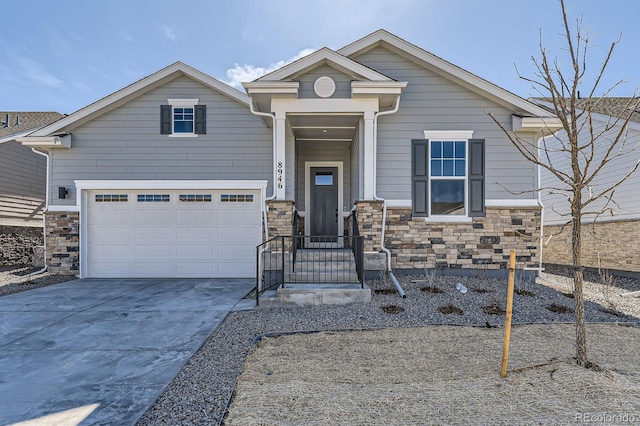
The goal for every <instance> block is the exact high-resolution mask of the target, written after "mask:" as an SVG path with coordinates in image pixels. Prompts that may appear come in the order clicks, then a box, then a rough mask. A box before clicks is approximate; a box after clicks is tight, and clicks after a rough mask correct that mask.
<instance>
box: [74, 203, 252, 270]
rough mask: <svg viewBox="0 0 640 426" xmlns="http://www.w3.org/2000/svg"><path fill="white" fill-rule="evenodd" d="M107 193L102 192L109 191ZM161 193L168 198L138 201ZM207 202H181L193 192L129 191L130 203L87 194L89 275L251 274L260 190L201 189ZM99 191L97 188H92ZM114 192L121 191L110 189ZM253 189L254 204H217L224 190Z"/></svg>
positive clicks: (86, 217) (86, 218)
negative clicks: (167, 195)
mask: <svg viewBox="0 0 640 426" xmlns="http://www.w3.org/2000/svg"><path fill="white" fill-rule="evenodd" d="M109 192H110V191H109V190H107V191H100V193H109ZM155 192H158V193H162V194H169V195H170V200H171V201H170V202H138V201H137V200H138V195H141V194H151V193H155ZM203 192H206V193H207V194H211V198H210V199H211V201H200V202H198V201H196V202H181V201H178V200H179V195H180V194H192V193H193V191H180V190H170V191H151V192H150V191H148V190H147V191H145V190H141V191H133V190H132V191H128V200H129V201H128V202H107V201H103V202H99V203H97V202H94V200H95V196H93V195H92V194H89V198H88V200H89V201H88V206H87V207H88V211H87V212H86V216H85V220H86V223H87V237H86V238H87V239H86V244H87V251H86V252H87V260H88V266H87V275H88V276H89V277H105V278H107V277H139V278H142V277H148V278H152V277H194V278H196V277H197V278H205V277H251V276H254V275H255V247H256V245H258V244H259V243H260V240H261V221H260V220H261V209H260V203H259V202H258V201H257V200H259V198H260V193H259V192H253V191H237V190H236V191H234V190H230V191H226V190H225V191H221V190H215V191H203ZM95 193H96V194H97V193H98V192H97V191H96V192H95ZM113 193H114V194H115V193H121V191H118V190H114V191H113ZM243 193H252V194H253V195H254V202H246V201H245V202H243V201H233V202H220V199H221V195H222V194H243Z"/></svg>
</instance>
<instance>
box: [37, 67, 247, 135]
mask: <svg viewBox="0 0 640 426" xmlns="http://www.w3.org/2000/svg"><path fill="white" fill-rule="evenodd" d="M183 75H185V76H187V77H190V78H192V79H194V80H196V81H198V82H200V83H202V84H204V85H205V86H208V87H210V88H212V89H213V90H216V91H218V92H220V93H222V94H223V95H226V96H228V97H230V98H231V99H234V100H236V101H238V102H240V103H241V104H243V105H245V106H247V107H248V106H249V97H248V96H247V95H246V94H244V93H242V92H240V91H239V90H236V89H234V88H233V87H231V86H229V85H227V84H225V83H223V82H221V81H220V80H217V79H215V78H213V77H211V76H210V75H208V74H205V73H203V72H202V71H198V70H197V69H195V68H193V67H190V66H189V65H187V64H185V63H183V62H179V61H178V62H175V63H173V64H171V65H169V66H168V67H165V68H163V69H161V70H160V71H157V72H155V73H153V74H151V75H149V76H147V77H144V78H143V79H141V80H138V81H136V82H135V83H133V84H130V85H129V86H127V87H125V88H123V89H120V90H118V91H117V92H114V93H112V94H110V95H108V96H106V97H104V98H102V99H100V100H99V101H96V102H94V103H92V104H90V105H88V106H86V107H84V108H81V109H79V110H78V111H76V112H74V113H73V114H71V115H69V116H67V117H65V118H63V119H62V120H60V121H57V122H55V123H53V124H51V125H49V126H46V127H44V128H42V129H40V130H37V131H35V132H33V133H32V134H30V135H29V136H50V135H55V134H56V133H60V132H68V131H70V130H71V129H73V128H75V127H77V126H79V125H81V124H83V123H86V122H87V121H89V120H91V119H93V118H95V117H98V116H100V115H102V114H104V113H106V112H108V111H110V110H112V109H114V108H116V107H118V106H120V105H122V104H124V103H126V102H128V101H130V100H132V99H134V98H136V97H138V96H140V95H142V94H144V93H146V92H148V91H150V90H152V89H154V88H156V87H158V86H161V85H162V84H164V83H167V82H169V81H171V80H174V79H176V78H178V77H180V76H183Z"/></svg>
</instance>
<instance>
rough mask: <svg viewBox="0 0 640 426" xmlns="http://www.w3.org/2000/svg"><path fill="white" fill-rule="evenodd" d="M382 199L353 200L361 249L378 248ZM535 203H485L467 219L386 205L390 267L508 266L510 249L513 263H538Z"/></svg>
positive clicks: (528, 265)
mask: <svg viewBox="0 0 640 426" xmlns="http://www.w3.org/2000/svg"><path fill="white" fill-rule="evenodd" d="M382 207H383V205H382V202H380V201H359V202H358V203H357V215H358V224H359V229H360V235H362V236H364V237H365V251H366V252H379V251H380V250H381V248H380V238H381V232H382V215H383V212H382ZM540 218H541V216H540V209H539V208H537V207H526V208H525V207H513V208H508V207H500V208H487V211H486V216H485V217H481V218H473V220H472V221H470V222H446V223H445V222H438V223H433V222H427V221H425V218H422V217H412V215H411V209H410V208H399V207H389V208H387V218H386V230H385V246H386V247H387V248H388V249H389V250H391V255H392V257H391V265H392V267H393V269H394V270H396V269H397V270H425V269H427V270H429V269H440V270H444V269H484V270H487V271H489V270H499V269H507V268H508V263H509V252H510V250H515V251H516V267H517V268H518V269H524V268H537V267H538V266H539V259H540V258H539V255H540V253H539V243H540Z"/></svg>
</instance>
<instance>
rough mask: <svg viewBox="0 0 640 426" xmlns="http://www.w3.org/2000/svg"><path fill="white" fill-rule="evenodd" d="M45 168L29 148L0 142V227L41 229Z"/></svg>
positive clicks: (41, 158) (43, 159) (40, 159)
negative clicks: (39, 227)
mask: <svg viewBox="0 0 640 426" xmlns="http://www.w3.org/2000/svg"><path fill="white" fill-rule="evenodd" d="M46 167H47V160H46V159H45V158H44V157H43V156H41V155H38V154H35V153H34V152H33V151H31V148H27V147H25V146H22V145H21V144H19V143H18V142H14V141H10V142H5V143H0V225H12V226H21V225H22V226H42V208H43V207H44V198H45V187H46Z"/></svg>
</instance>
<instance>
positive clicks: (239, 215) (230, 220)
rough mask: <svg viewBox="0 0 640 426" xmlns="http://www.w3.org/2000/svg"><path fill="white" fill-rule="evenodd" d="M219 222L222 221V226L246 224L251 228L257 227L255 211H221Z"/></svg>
mask: <svg viewBox="0 0 640 426" xmlns="http://www.w3.org/2000/svg"><path fill="white" fill-rule="evenodd" d="M258 219H259V218H258ZM218 220H219V221H220V225H226V224H234V225H235V224H238V223H244V224H247V225H249V226H255V224H256V211H255V210H254V209H252V210H248V209H239V210H222V211H220V214H219V216H218Z"/></svg>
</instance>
